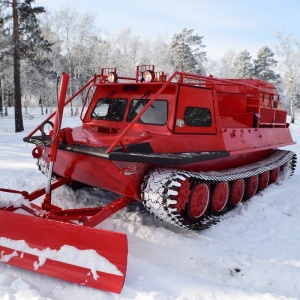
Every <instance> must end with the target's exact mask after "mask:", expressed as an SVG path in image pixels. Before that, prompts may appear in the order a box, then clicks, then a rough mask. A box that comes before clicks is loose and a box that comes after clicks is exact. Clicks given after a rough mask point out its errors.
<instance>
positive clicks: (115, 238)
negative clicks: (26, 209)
mask: <svg viewBox="0 0 300 300" xmlns="http://www.w3.org/2000/svg"><path fill="white" fill-rule="evenodd" d="M127 254H128V244H127V237H126V235H125V234H122V233H116V232H112V231H106V230H99V229H93V228H89V227H86V226H80V225H75V224H71V223H64V222H59V221H53V220H49V219H42V218H38V217H33V216H28V215H24V214H20V213H16V212H9V211H4V210H0V262H5V263H8V264H10V265H13V266H17V267H21V268H23V269H27V270H30V271H34V272H38V273H41V274H45V275H48V276H52V277H56V278H59V279H62V280H66V281H70V282H74V283H77V284H81V285H85V286H89V287H93V288H97V289H101V290H105V291H110V292H114V293H120V292H121V289H122V287H123V284H124V280H125V275H126V269H127Z"/></svg>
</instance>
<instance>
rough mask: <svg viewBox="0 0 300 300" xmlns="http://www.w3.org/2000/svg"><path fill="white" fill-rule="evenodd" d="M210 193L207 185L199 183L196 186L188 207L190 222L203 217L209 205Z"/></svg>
mask: <svg viewBox="0 0 300 300" xmlns="http://www.w3.org/2000/svg"><path fill="white" fill-rule="evenodd" d="M209 197H210V191H209V186H208V184H206V183H197V184H195V185H194V187H193V189H192V191H191V195H190V200H189V203H188V207H187V213H188V217H189V219H190V220H194V219H198V218H200V217H202V216H203V215H204V214H205V212H206V210H207V208H208V204H209Z"/></svg>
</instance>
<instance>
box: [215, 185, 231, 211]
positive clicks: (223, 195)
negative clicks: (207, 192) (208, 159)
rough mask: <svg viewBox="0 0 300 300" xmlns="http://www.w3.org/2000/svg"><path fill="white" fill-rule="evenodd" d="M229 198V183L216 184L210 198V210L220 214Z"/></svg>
mask: <svg viewBox="0 0 300 300" xmlns="http://www.w3.org/2000/svg"><path fill="white" fill-rule="evenodd" d="M228 197H229V183H228V182H226V181H224V182H217V183H216V185H215V187H214V190H213V193H212V197H211V210H212V212H213V213H220V212H221V211H222V210H223V209H224V208H225V206H226V204H227V201H228Z"/></svg>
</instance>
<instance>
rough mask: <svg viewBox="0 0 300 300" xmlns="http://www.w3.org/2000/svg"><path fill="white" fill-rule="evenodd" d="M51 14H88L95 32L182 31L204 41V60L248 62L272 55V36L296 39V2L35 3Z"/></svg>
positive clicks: (299, 27) (299, 21)
mask: <svg viewBox="0 0 300 300" xmlns="http://www.w3.org/2000/svg"><path fill="white" fill-rule="evenodd" d="M35 4H36V5H43V6H44V7H45V8H46V10H48V11H49V12H51V11H55V10H58V9H59V8H61V7H62V6H69V7H75V8H77V9H78V10H79V11H81V12H84V11H91V12H93V13H94V14H95V16H96V18H97V25H98V27H99V29H103V30H106V31H109V32H111V33H116V32H118V31H119V30H120V29H122V28H125V27H130V28H131V29H132V31H133V34H135V35H139V36H141V37H146V38H152V37H153V38H155V37H156V36H157V35H158V34H160V33H162V34H166V35H169V36H170V37H172V35H173V34H175V33H179V32H180V31H181V30H182V29H183V28H185V27H186V28H188V29H194V33H197V34H199V35H200V36H204V37H203V39H202V41H203V44H204V45H205V46H206V49H205V50H206V52H207V55H208V56H209V57H211V58H220V57H221V56H222V55H223V54H224V53H225V52H226V51H227V50H229V49H234V50H236V51H237V52H239V51H242V50H244V49H247V50H248V51H250V53H251V55H252V56H255V55H256V53H257V50H258V49H259V48H261V47H262V46H265V45H268V46H269V47H271V48H272V50H273V51H274V50H275V49H274V48H275V44H276V42H277V40H276V31H277V30H280V31H282V32H283V33H284V34H285V35H288V34H293V35H294V36H295V37H296V38H300V1H299V0H149V1H147V0H142V1H141V0H139V1H138V0H36V1H35Z"/></svg>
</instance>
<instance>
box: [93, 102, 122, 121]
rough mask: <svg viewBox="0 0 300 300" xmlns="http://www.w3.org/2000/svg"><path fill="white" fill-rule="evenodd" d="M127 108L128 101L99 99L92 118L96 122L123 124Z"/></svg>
mask: <svg viewBox="0 0 300 300" xmlns="http://www.w3.org/2000/svg"><path fill="white" fill-rule="evenodd" d="M126 106H127V99H120V98H103V99H99V100H98V103H97V105H96V106H95V108H94V110H93V112H92V115H91V118H92V119H96V120H107V121H117V122H121V121H122V120H123V119H124V114H125V110H126Z"/></svg>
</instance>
